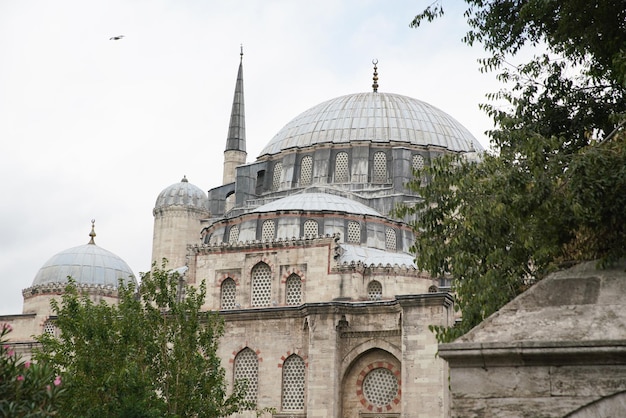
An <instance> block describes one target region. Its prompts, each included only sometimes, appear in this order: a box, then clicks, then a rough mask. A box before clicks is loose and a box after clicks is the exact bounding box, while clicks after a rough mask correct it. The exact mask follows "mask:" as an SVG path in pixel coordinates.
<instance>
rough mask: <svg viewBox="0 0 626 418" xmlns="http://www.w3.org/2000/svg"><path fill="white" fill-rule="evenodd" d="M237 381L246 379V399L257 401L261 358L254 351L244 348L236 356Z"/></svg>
mask: <svg viewBox="0 0 626 418" xmlns="http://www.w3.org/2000/svg"><path fill="white" fill-rule="evenodd" d="M234 380H235V381H237V380H245V381H246V382H247V384H248V387H247V390H246V396H245V397H244V400H246V401H249V402H254V403H256V398H257V387H258V381H259V359H258V358H257V355H256V353H255V352H254V351H252V350H251V349H249V348H244V349H243V350H241V351H240V352H239V353H238V354H237V356H236V357H235V379H234Z"/></svg>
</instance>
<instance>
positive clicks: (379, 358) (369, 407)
mask: <svg viewBox="0 0 626 418" xmlns="http://www.w3.org/2000/svg"><path fill="white" fill-rule="evenodd" d="M400 354H401V353H400V349H399V348H398V347H396V346H394V345H393V344H390V343H388V342H386V341H383V340H380V339H375V340H370V341H367V342H364V343H362V344H360V345H359V346H357V347H355V348H354V349H352V350H351V351H350V352H349V353H348V354H347V355H346V356H345V357H344V359H343V361H342V363H341V369H340V370H341V374H340V376H341V379H340V382H341V383H340V385H341V386H340V392H341V405H340V409H341V416H344V417H345V416H351V417H352V416H355V417H356V416H362V414H367V415H368V416H369V414H377V413H384V414H385V415H384V416H387V415H391V416H401V414H402V402H401V398H402V388H401V387H402V375H401V370H402V364H401V362H400V358H401V355H400Z"/></svg>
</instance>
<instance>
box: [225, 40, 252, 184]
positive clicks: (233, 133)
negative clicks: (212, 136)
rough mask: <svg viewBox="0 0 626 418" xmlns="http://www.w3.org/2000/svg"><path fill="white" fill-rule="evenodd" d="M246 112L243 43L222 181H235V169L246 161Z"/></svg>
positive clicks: (226, 182) (227, 182)
mask: <svg viewBox="0 0 626 418" xmlns="http://www.w3.org/2000/svg"><path fill="white" fill-rule="evenodd" d="M247 155H248V154H247V153H246V112H245V106H244V102H243V45H242V46H241V49H240V52H239V71H238V72H237V83H236V84H235V96H234V98H233V108H232V111H231V112H230V125H229V126H228V138H226V150H225V151H224V174H223V183H224V184H229V183H232V182H234V181H235V177H236V171H237V170H236V169H237V167H238V166H240V165H242V164H245V162H246V157H247Z"/></svg>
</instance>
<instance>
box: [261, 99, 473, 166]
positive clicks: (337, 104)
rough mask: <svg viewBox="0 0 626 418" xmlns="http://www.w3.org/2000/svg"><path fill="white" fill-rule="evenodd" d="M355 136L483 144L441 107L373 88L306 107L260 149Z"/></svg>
mask: <svg viewBox="0 0 626 418" xmlns="http://www.w3.org/2000/svg"><path fill="white" fill-rule="evenodd" d="M352 141H371V142H375V143H406V144H408V145H414V146H415V145H417V146H425V147H426V146H436V147H442V148H445V149H448V150H450V151H454V152H472V151H480V150H482V149H483V147H482V146H481V145H480V143H479V142H478V141H477V140H476V138H474V136H472V134H471V133H470V132H469V131H468V130H467V129H466V128H465V127H464V126H463V125H461V124H460V123H459V122H458V121H457V120H455V119H454V118H453V117H452V116H450V115H448V114H447V113H445V112H443V111H442V110H439V109H438V108H436V107H434V106H432V105H430V104H428V103H426V102H422V101H420V100H417V99H413V98H410V97H406V96H401V95H399V94H392V93H374V92H371V93H357V94H351V95H347V96H342V97H337V98H335V99H332V100H328V101H326V102H324V103H321V104H319V105H317V106H314V107H312V108H310V109H309V110H307V111H305V112H303V113H301V114H300V115H299V116H296V117H295V118H294V119H293V120H292V121H291V122H289V123H288V124H287V125H285V126H284V127H283V128H282V129H281V130H280V131H279V132H278V133H277V134H276V135H275V136H274V138H273V139H272V140H271V141H270V142H269V143H268V144H267V145H266V146H265V148H263V150H262V151H261V154H260V155H261V156H263V155H273V154H277V153H279V152H281V151H283V150H286V149H292V148H305V147H309V146H312V145H316V144H325V143H328V144H345V143H349V142H352Z"/></svg>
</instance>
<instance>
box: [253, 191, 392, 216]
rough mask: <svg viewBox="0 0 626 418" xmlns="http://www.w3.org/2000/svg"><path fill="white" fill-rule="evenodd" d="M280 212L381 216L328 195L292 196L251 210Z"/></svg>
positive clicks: (335, 196)
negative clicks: (304, 211) (297, 211)
mask: <svg viewBox="0 0 626 418" xmlns="http://www.w3.org/2000/svg"><path fill="white" fill-rule="evenodd" d="M281 210H307V211H332V212H344V213H353V214H357V215H373V216H382V215H381V214H380V213H378V212H376V211H375V210H374V209H372V208H370V207H369V206H365V205H364V204H362V203H359V202H357V201H354V200H350V199H347V198H345V197H341V196H337V195H333V194H328V193H300V194H294V195H291V196H287V197H284V198H282V199H278V200H275V201H273V202H270V203H268V204H266V205H263V206H259V207H258V208H256V209H254V210H252V211H251V213H265V212H277V211H281Z"/></svg>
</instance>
